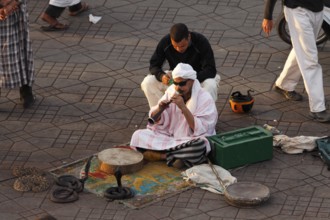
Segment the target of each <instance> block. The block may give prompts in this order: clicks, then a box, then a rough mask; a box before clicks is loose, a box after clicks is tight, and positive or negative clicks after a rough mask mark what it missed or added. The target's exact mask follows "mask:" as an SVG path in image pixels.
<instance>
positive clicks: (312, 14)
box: [262, 0, 330, 122]
mask: <svg viewBox="0 0 330 220" xmlns="http://www.w3.org/2000/svg"><path fill="white" fill-rule="evenodd" d="M276 1H277V0H266V1H265V11H264V19H263V22H262V28H263V31H264V32H265V33H266V34H267V35H269V33H270V32H271V30H272V28H273V17H272V14H273V10H274V7H275V4H276ZM283 2H284V9H283V10H284V16H285V19H286V21H287V23H288V27H289V31H290V35H291V41H292V50H291V52H290V54H289V56H288V58H287V60H286V62H285V65H284V68H283V70H282V72H281V74H280V76H279V77H278V79H277V80H276V82H275V85H274V89H275V91H277V92H279V93H280V94H282V95H283V96H284V97H285V98H286V99H288V100H292V101H301V100H302V99H303V97H302V95H301V94H299V93H297V92H296V91H295V88H296V86H297V84H298V82H299V80H300V78H301V76H302V78H303V81H304V85H305V88H306V91H307V94H308V99H309V107H310V113H309V115H310V116H311V117H312V118H313V119H315V120H317V121H319V122H329V121H330V113H329V112H328V111H327V110H326V107H325V97H324V89H323V74H322V67H321V65H320V64H319V63H318V50H317V46H316V37H317V34H318V33H319V31H320V28H321V25H322V21H323V0H284V1H283Z"/></svg>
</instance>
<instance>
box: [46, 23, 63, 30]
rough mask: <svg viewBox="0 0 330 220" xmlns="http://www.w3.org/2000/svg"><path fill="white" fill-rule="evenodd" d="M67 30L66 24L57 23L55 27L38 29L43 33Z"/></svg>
mask: <svg viewBox="0 0 330 220" xmlns="http://www.w3.org/2000/svg"><path fill="white" fill-rule="evenodd" d="M68 28H69V25H67V24H61V23H57V24H55V25H49V26H41V27H40V29H41V30H43V31H62V30H66V29H68Z"/></svg>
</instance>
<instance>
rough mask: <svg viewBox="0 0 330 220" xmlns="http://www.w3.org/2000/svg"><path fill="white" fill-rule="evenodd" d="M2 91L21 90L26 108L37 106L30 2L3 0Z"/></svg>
mask: <svg viewBox="0 0 330 220" xmlns="http://www.w3.org/2000/svg"><path fill="white" fill-rule="evenodd" d="M0 2H1V7H0V47H1V53H0V87H1V88H8V89H12V88H15V87H19V88H20V89H19V92H20V98H21V101H22V102H23V107H24V108H29V107H31V106H32V105H33V103H34V102H35V96H34V95H33V93H32V85H33V82H34V62H33V54H32V45H31V40H30V32H29V23H28V12H27V5H26V0H19V1H18V0H1V1H0Z"/></svg>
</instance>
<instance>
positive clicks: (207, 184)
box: [181, 164, 237, 194]
mask: <svg viewBox="0 0 330 220" xmlns="http://www.w3.org/2000/svg"><path fill="white" fill-rule="evenodd" d="M213 166H214V168H215V170H216V172H217V173H218V176H219V177H220V179H221V180H222V184H223V185H224V187H227V186H229V185H231V184H233V183H236V182H237V179H236V177H233V176H232V175H231V174H230V172H229V171H227V170H225V169H224V168H222V167H220V166H217V165H213ZM181 175H182V177H183V179H184V180H186V181H189V180H190V181H192V182H194V183H195V184H196V186H198V187H200V188H201V189H205V190H208V191H210V192H213V193H217V194H223V193H224V191H225V189H224V188H223V186H222V184H220V182H219V181H218V179H217V177H216V174H215V173H214V172H213V171H212V168H211V167H210V165H209V164H201V165H197V166H193V167H191V168H189V169H187V170H186V171H184V172H182V173H181Z"/></svg>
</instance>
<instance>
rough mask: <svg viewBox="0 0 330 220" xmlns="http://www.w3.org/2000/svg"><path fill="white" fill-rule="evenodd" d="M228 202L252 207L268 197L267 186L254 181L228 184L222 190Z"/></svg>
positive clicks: (241, 206)
mask: <svg viewBox="0 0 330 220" xmlns="http://www.w3.org/2000/svg"><path fill="white" fill-rule="evenodd" d="M224 196H225V200H226V202H227V203H228V204H230V205H232V206H236V207H239V208H252V207H254V206H257V205H259V204H261V203H263V202H265V201H267V200H268V199H269V197H270V191H269V188H268V187H267V186H265V185H262V184H260V183H256V182H237V183H234V184H231V185H229V186H228V187H227V188H226V190H225V192H224Z"/></svg>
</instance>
